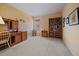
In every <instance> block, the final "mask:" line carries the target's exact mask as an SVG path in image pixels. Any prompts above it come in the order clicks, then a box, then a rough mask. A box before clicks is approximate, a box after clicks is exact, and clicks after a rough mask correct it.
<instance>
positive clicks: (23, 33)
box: [22, 32, 27, 41]
mask: <svg viewBox="0 0 79 59" xmlns="http://www.w3.org/2000/svg"><path fill="white" fill-rule="evenodd" d="M26 39H27V32H22V41H24V40H26Z"/></svg>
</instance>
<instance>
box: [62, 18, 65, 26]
mask: <svg viewBox="0 0 79 59" xmlns="http://www.w3.org/2000/svg"><path fill="white" fill-rule="evenodd" d="M62 23H63V27H65V17H63V20H62Z"/></svg>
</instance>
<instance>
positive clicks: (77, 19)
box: [69, 8, 79, 26]
mask: <svg viewBox="0 0 79 59" xmlns="http://www.w3.org/2000/svg"><path fill="white" fill-rule="evenodd" d="M77 24H79V8H76V9H75V10H74V11H73V12H71V13H70V14H69V25H70V26H71V25H77Z"/></svg>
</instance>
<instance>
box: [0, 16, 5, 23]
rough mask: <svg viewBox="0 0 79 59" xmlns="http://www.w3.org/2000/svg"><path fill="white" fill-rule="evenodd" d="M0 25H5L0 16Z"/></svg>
mask: <svg viewBox="0 0 79 59" xmlns="http://www.w3.org/2000/svg"><path fill="white" fill-rule="evenodd" d="M0 24H1V25H2V24H5V23H4V21H3V19H2V17H1V16H0Z"/></svg>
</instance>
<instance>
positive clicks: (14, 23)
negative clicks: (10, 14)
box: [12, 21, 18, 31]
mask: <svg viewBox="0 0 79 59" xmlns="http://www.w3.org/2000/svg"><path fill="white" fill-rule="evenodd" d="M12 29H13V30H16V31H18V21H12Z"/></svg>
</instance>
